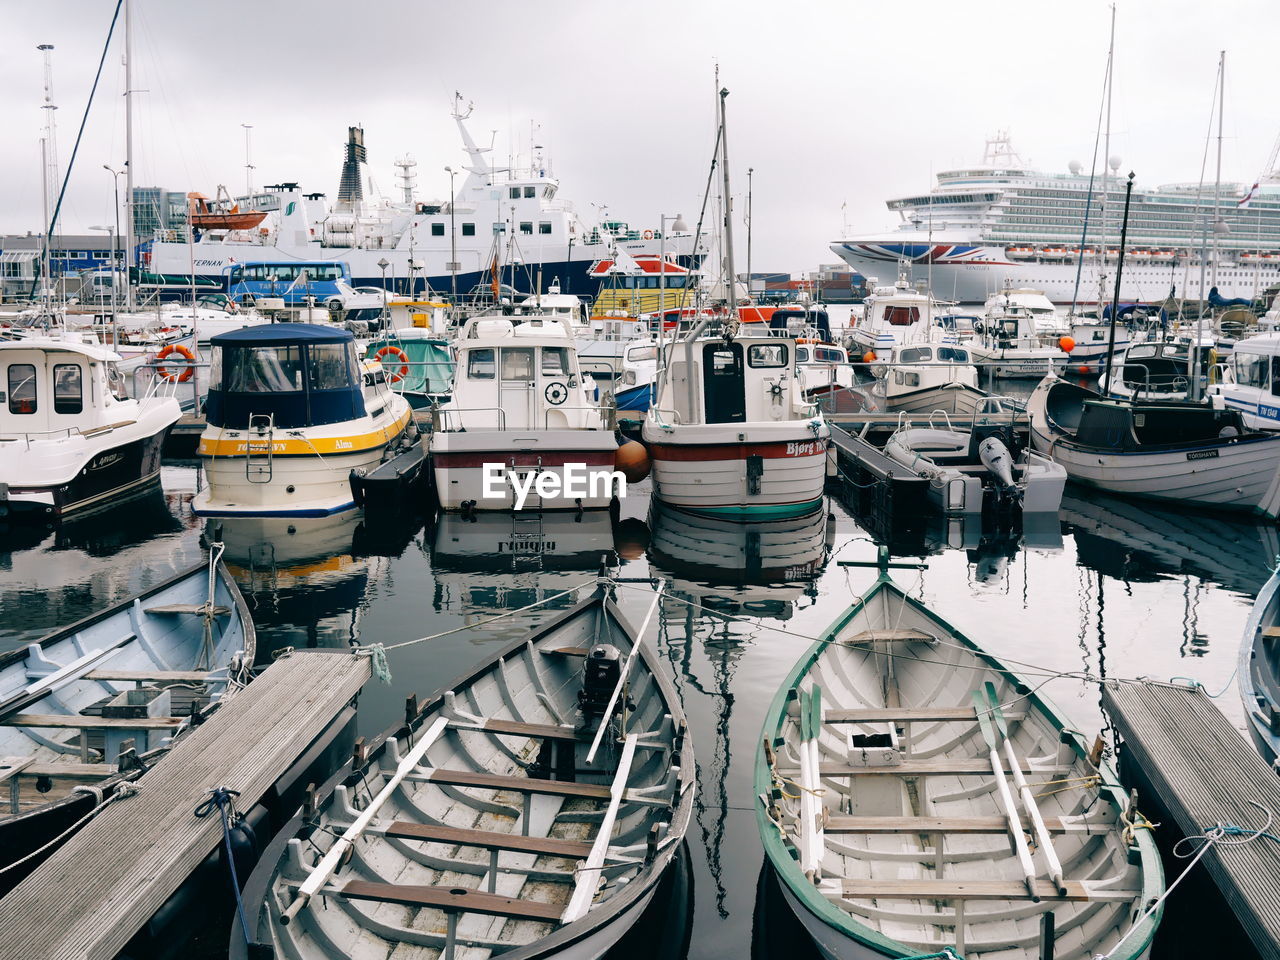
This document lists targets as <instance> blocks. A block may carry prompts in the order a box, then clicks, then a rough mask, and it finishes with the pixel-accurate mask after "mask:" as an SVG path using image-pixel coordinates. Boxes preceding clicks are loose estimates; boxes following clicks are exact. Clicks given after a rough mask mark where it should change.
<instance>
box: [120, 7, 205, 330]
mask: <svg viewBox="0 0 1280 960" xmlns="http://www.w3.org/2000/svg"><path fill="white" fill-rule="evenodd" d="M131 6H132V0H124V214H125V215H124V295H125V310H126V311H132V310H133V308H134V296H133V247H134V236H133V15H132V13H133V11H132V10H131V9H130V7H131ZM187 219H188V222H189V221H190V219H191V217H190V213H188V215H187ZM188 225H189V223H188Z"/></svg>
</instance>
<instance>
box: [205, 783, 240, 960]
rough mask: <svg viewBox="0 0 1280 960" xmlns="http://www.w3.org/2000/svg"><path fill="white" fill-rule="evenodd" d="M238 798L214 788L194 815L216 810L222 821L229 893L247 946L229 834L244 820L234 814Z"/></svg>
mask: <svg viewBox="0 0 1280 960" xmlns="http://www.w3.org/2000/svg"><path fill="white" fill-rule="evenodd" d="M238 796H240V791H239V790H228V789H227V788H226V787H214V788H213V789H212V790H210V791H209V799H207V800H205V801H204V802H203V803H201V804H200V806H198V807H196V809H195V815H196V816H197V817H201V818H203V817H207V816H208V815H209V814H210V813H212V812H213V811H214V809H215V808H216V809H217V811H218V816H219V818H220V819H221V820H222V844H223V850H224V851H225V853H226V857H227V870H228V871H229V872H230V874H231V892H232V893H233V894H235V898H236V914H237V916H239V918H240V932H241V933H243V934H244V942H245V943H247V944H248V943H252V942H253V939H252V937H250V936H249V921H248V920H247V919H245V914H244V900H243V899H241V897H240V880H239V878H238V877H237V876H236V858H235V854H234V852H233V851H232V849H231V833H232V831H233V830H235V829H236V827H238V826H239V825H240V823H241V821H243V820H244V817H243V816H241V814H239V813H237V812H236V801H235V798H236V797H238Z"/></svg>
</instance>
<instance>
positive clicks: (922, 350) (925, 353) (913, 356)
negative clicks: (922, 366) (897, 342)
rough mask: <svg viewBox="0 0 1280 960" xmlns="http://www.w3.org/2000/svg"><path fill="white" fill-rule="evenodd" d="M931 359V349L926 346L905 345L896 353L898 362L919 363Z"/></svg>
mask: <svg viewBox="0 0 1280 960" xmlns="http://www.w3.org/2000/svg"><path fill="white" fill-rule="evenodd" d="M932 359H933V351H932V350H931V349H930V348H928V347H907V348H906V349H905V350H903V351H902V353H900V354H898V362H899V363H921V362H924V361H926V360H932Z"/></svg>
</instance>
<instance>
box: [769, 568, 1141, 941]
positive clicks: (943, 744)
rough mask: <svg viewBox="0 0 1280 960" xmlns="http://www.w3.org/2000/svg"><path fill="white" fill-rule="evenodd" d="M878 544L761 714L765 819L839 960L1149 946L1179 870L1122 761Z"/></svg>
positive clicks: (816, 930) (795, 888)
mask: <svg viewBox="0 0 1280 960" xmlns="http://www.w3.org/2000/svg"><path fill="white" fill-rule="evenodd" d="M880 550H881V555H880V568H881V574H880V577H879V579H877V581H876V583H875V585H874V586H873V587H872V588H871V589H870V590H869V591H868V592H867V593H866V594H865V595H864V596H863V597H862V598H860V599H859V600H858V601H857V602H856V603H854V604H853V605H852V606H851V607H849V608H848V609H847V610H846V611H845V612H844V613H843V614H841V615H840V617H839V618H838V619H837V620H836V621H835V622H834V623H833V624H832V626H831V627H830V628H829V629H828V630H827V631H826V632H825V633H824V634H823V635H822V637H821V638H820V639H819V640H818V642H816V643H814V644H813V645H812V646H811V647H810V648H809V650H808V651H806V653H805V654H804V655H803V656H802V657H801V658H800V660H799V662H798V663H797V664H796V665H795V666H794V667H793V668H792V669H791V671H790V673H789V674H788V675H787V677H786V678H785V679H784V680H783V682H782V686H781V687H780V688H779V690H778V692H777V694H776V695H775V697H774V699H773V702H772V704H771V705H770V707H769V710H768V713H767V715H766V718H765V727H764V738H763V743H762V745H761V746H760V747H759V748H758V750H757V756H756V768H755V790H754V794H755V796H756V803H757V807H756V820H757V823H758V826H759V829H760V836H761V839H762V841H763V843H764V847H765V853H766V856H767V858H768V860H769V862H770V863H771V864H772V867H773V869H774V871H775V873H776V875H777V877H778V880H779V884H780V887H781V889H782V893H783V897H784V899H785V900H786V902H787V904H788V906H789V907H790V908H791V910H792V911H793V912H794V913H795V915H796V917H797V918H798V919H799V920H800V922H801V924H802V925H803V926H804V928H805V929H806V930H807V931H808V933H809V934H810V935H811V936H812V938H813V941H814V943H815V945H816V946H817V948H818V950H819V952H820V953H821V955H822V956H823V957H826V958H828V960H836V958H838V960H855V958H856V960H870V958H875V957H903V956H908V955H924V954H928V955H930V956H935V955H938V953H939V951H941V950H942V949H943V948H944V947H945V948H949V949H952V950H954V951H955V953H957V954H960V955H962V956H964V957H967V958H969V960H981V958H985V957H993V958H994V957H999V958H1001V960H1021V958H1025V960H1035V958H1044V957H1057V958H1066V957H1075V958H1079V957H1094V956H1098V955H1105V956H1107V957H1109V958H1111V960H1138V958H1142V957H1145V956H1146V955H1147V953H1148V951H1149V949H1150V946H1151V941H1152V938H1153V936H1154V934H1155V930H1156V926H1157V924H1158V922H1159V919H1160V910H1159V909H1158V908H1157V909H1155V910H1153V911H1152V912H1151V913H1150V914H1148V913H1146V912H1144V911H1147V908H1148V907H1149V906H1150V905H1152V904H1154V903H1156V901H1157V898H1159V897H1160V895H1161V894H1162V893H1163V890H1164V879H1163V873H1162V870H1161V865H1160V855H1159V852H1158V850H1157V848H1156V844H1155V840H1154V837H1153V834H1152V833H1151V832H1150V831H1148V830H1128V829H1126V825H1127V824H1128V823H1130V822H1133V821H1134V819H1135V818H1136V817H1137V816H1138V814H1136V812H1135V811H1134V810H1133V809H1132V806H1131V801H1130V799H1129V797H1128V795H1127V794H1126V792H1125V790H1124V789H1123V788H1122V787H1121V785H1120V783H1119V782H1118V780H1117V778H1116V776H1115V774H1114V773H1113V771H1112V770H1111V769H1110V768H1109V767H1108V766H1107V765H1106V764H1102V763H1099V762H1098V761H1097V756H1098V753H1099V750H1098V748H1097V747H1096V746H1095V748H1094V749H1093V750H1090V748H1089V747H1088V746H1087V745H1086V744H1085V743H1084V742H1083V740H1082V738H1081V736H1080V735H1079V734H1078V733H1076V732H1075V731H1073V730H1070V729H1069V728H1068V727H1067V725H1066V723H1065V721H1064V719H1063V718H1062V717H1061V715H1060V714H1058V713H1057V712H1056V711H1055V710H1054V709H1053V707H1052V706H1050V705H1049V704H1048V703H1047V702H1046V701H1045V700H1044V699H1043V698H1042V697H1041V696H1040V695H1039V694H1037V693H1036V692H1034V691H1033V690H1032V689H1031V688H1030V687H1029V686H1028V685H1026V684H1025V683H1024V682H1023V681H1021V680H1020V679H1019V678H1018V677H1017V675H1016V674H1015V673H1014V672H1013V671H1011V670H1010V668H1009V667H1007V666H1005V665H1004V664H1003V663H1002V662H1001V661H1000V660H998V659H997V658H995V657H993V656H990V655H989V654H986V653H983V652H982V650H981V649H980V648H979V647H978V646H976V645H975V644H974V643H973V642H972V641H970V640H969V639H967V638H966V637H964V636H962V635H961V634H960V633H959V632H957V631H956V630H955V629H954V628H952V627H951V626H949V625H948V624H947V623H946V622H945V621H943V620H942V619H941V618H939V617H937V616H936V615H935V614H933V613H932V612H930V611H929V610H928V609H927V608H926V607H925V606H924V605H923V604H921V603H920V602H919V601H917V600H914V599H912V598H910V597H909V596H908V595H907V593H906V592H905V591H903V590H902V589H901V588H899V587H898V586H897V585H896V584H894V583H893V581H892V580H891V579H890V578H889V576H888V567H889V566H890V564H889V562H888V551H887V548H884V547H881V548H880ZM1033 789H1034V790H1036V791H1037V792H1035V793H1033V792H1032V791H1033ZM1019 807H1021V809H1019ZM1028 836H1030V837H1031V842H1029V841H1028V839H1027V838H1028ZM1033 847H1034V849H1033Z"/></svg>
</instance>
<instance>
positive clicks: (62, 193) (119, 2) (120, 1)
mask: <svg viewBox="0 0 1280 960" xmlns="http://www.w3.org/2000/svg"><path fill="white" fill-rule="evenodd" d="M123 5H124V0H116V9H115V12H114V13H113V14H112V15H111V26H109V27H108V28H107V39H106V42H105V43H103V45H102V56H101V57H99V58H98V72H97V73H95V74H94V75H93V86H92V87H90V88H89V100H88V102H86V103H85V105H84V114H83V115H82V116H81V117H80V129H79V130H77V131H76V143H75V146H73V147H72V148H71V159H70V160H68V161H67V174H66V176H64V177H63V178H62V187H61V189H59V190H58V202H57V203H56V204H54V207H53V214H52V215H51V216H50V218H49V226H48V229H46V230H45V232H44V249H43V250H42V251H41V254H42V256H43V257H45V258H47V257H48V255H49V238H50V237H52V236H53V228H54V225H55V224H56V223H57V222H58V214H59V213H60V212H61V211H62V200H63V198H64V197H66V195H67V184H68V183H70V182H71V168H72V167H74V166H75V163H76V153H77V151H79V149H80V140H81V139H82V138H83V137H84V127H85V124H86V123H88V122H89V109H90V108H91V107H92V106H93V96H94V94H95V93H97V92H98V81H99V80H101V79H102V68H103V66H104V65H105V64H106V62H107V51H108V50H110V49H111V35H112V34H113V33H114V32H115V29H116V21H118V20H119V19H120V8H121V7H122V6H123ZM40 279H41V282H42V283H44V284H48V282H49V278H48V277H41V278H40ZM34 288H35V284H34V283H33V284H32V289H33V290H34Z"/></svg>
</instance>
